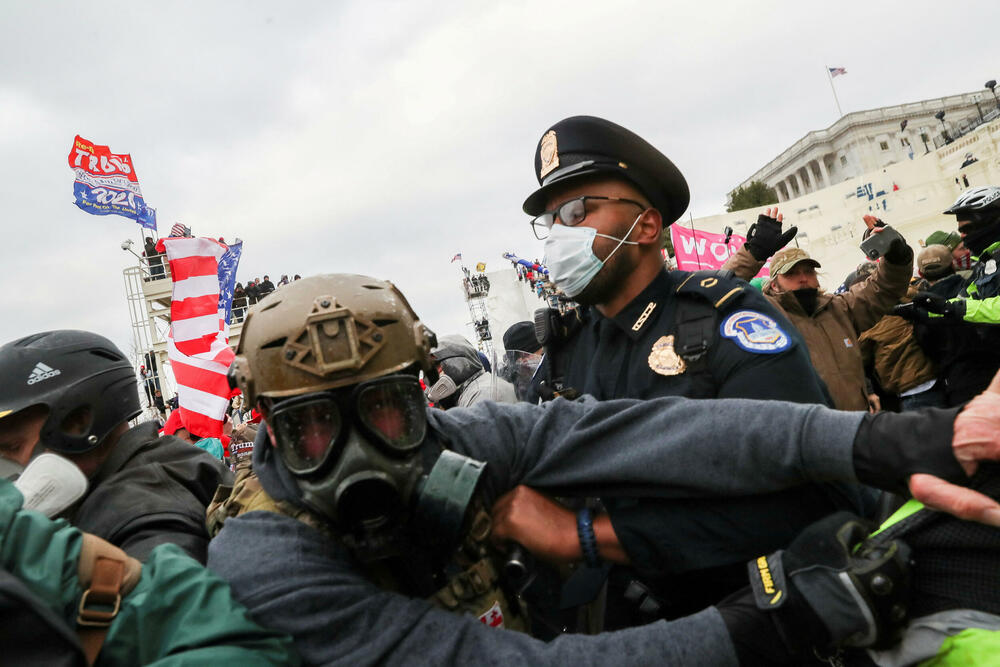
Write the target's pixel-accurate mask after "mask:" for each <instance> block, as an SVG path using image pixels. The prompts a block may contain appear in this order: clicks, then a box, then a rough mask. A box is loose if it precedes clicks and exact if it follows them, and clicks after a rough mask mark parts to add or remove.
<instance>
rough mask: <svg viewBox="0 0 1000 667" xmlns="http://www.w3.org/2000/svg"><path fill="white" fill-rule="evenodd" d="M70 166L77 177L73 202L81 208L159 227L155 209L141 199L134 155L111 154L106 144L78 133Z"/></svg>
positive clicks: (70, 153) (153, 227) (71, 153)
mask: <svg viewBox="0 0 1000 667" xmlns="http://www.w3.org/2000/svg"><path fill="white" fill-rule="evenodd" d="M69 166H70V167H71V168H72V169H73V173H74V174H75V176H76V178H75V180H74V182H73V195H74V197H75V198H76V201H75V202H74V203H75V204H76V205H77V206H79V207H80V208H81V209H83V210H84V211H86V212H87V213H91V214H93V215H121V216H124V217H126V218H131V219H132V220H135V221H136V222H137V223H139V224H140V225H141V226H143V227H145V228H146V229H152V230H156V211H155V210H153V209H151V208H149V207H148V206H146V202H145V201H144V200H143V198H142V191H141V190H140V189H139V178H138V176H136V174H135V167H133V165H132V156H131V155H129V154H128V153H112V152H111V149H110V148H108V147H107V146H99V145H97V144H95V143H93V142H91V141H87V140H86V139H84V138H82V137H81V136H80V135H76V139H74V140H73V147H72V148H71V149H70V152H69Z"/></svg>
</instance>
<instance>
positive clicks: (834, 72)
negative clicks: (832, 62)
mask: <svg viewBox="0 0 1000 667" xmlns="http://www.w3.org/2000/svg"><path fill="white" fill-rule="evenodd" d="M829 69H830V78H831V79H832V78H833V77H835V76H840V75H841V74H847V70H846V69H844V68H843V67H830V68H829Z"/></svg>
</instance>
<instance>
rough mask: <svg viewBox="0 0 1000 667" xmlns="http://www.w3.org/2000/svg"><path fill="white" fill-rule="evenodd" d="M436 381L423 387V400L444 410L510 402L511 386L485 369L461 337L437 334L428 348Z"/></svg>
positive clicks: (512, 395)
mask: <svg viewBox="0 0 1000 667" xmlns="http://www.w3.org/2000/svg"><path fill="white" fill-rule="evenodd" d="M431 358H432V360H433V361H434V362H435V363H436V365H437V374H438V379H437V382H435V383H434V384H432V385H431V386H430V387H428V389H427V400H429V401H430V402H432V403H434V404H435V405H437V406H438V407H441V408H444V409H447V408H452V407H455V406H458V407H463V408H467V407H469V406H470V405H473V404H475V403H478V402H479V401H498V402H501V403H514V402H515V401H517V396H516V395H515V393H514V386H513V385H512V384H511V383H510V382H507V381H506V380H504V379H502V378H500V377H499V376H497V375H496V374H495V373H491V372H489V371H487V370H486V369H485V368H484V367H483V362H482V361H481V359H480V357H479V353H478V352H477V351H476V348H474V347H473V346H472V343H470V342H469V341H468V340H466V339H465V337H464V336H459V335H457V334H456V335H451V336H441V338H439V339H438V346H437V347H436V348H434V350H432V351H431Z"/></svg>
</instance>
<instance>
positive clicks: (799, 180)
mask: <svg viewBox="0 0 1000 667" xmlns="http://www.w3.org/2000/svg"><path fill="white" fill-rule="evenodd" d="M792 176H794V177H795V183H796V184H797V185H798V186H799V192H800V193H801V194H803V195H804V194H805V193H806V186H805V183H803V182H802V174H800V173H799V170H798V169H796V170H795V173H794V174H792Z"/></svg>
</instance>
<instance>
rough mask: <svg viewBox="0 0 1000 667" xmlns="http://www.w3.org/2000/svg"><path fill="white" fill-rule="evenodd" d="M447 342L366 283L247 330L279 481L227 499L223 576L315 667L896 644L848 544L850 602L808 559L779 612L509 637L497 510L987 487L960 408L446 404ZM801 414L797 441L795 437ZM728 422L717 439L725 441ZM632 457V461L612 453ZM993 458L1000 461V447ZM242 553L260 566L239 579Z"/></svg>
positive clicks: (294, 306)
mask: <svg viewBox="0 0 1000 667" xmlns="http://www.w3.org/2000/svg"><path fill="white" fill-rule="evenodd" d="M433 347H434V336H433V334H432V333H431V332H430V331H428V330H427V329H426V328H425V327H424V326H423V324H422V323H421V322H420V320H419V319H418V318H417V317H416V315H415V314H414V312H413V311H412V309H411V308H410V306H409V304H408V303H407V302H406V300H405V299H404V297H403V296H402V294H400V293H399V292H398V290H396V289H395V287H394V286H393V285H392V284H391V283H387V282H384V281H380V280H376V279H373V278H367V277H364V276H349V275H331V276H316V277H313V278H307V279H304V280H301V281H298V282H296V283H293V284H291V285H289V286H288V287H286V288H283V289H282V290H281V291H280V292H278V293H277V294H276V295H272V297H271V298H270V299H269V301H268V303H267V307H266V308H265V309H252V310H251V313H250V314H249V316H248V318H247V321H246V323H245V325H244V329H243V333H242V336H241V340H240V346H239V349H238V351H237V356H236V360H235V362H234V366H233V368H232V378H233V381H234V383H235V384H237V385H238V386H239V387H240V388H241V389H242V391H243V392H244V395H245V396H246V397H247V399H248V401H250V402H251V403H254V404H256V405H258V406H259V407H260V408H261V409H262V410H263V412H264V414H265V417H266V420H267V423H266V427H265V428H262V429H261V430H260V431H259V432H258V440H257V442H256V443H255V447H254V452H253V458H254V464H253V467H254V471H255V473H256V475H257V476H256V477H255V476H253V475H250V476H246V477H243V478H241V479H240V480H238V481H237V483H236V485H235V488H234V489H232V490H231V494H230V495H229V496H228V497H225V493H222V494H220V496H219V500H220V504H219V505H218V507H217V508H216V509H217V512H213V516H212V517H210V521H212V520H213V519H214V523H215V525H216V526H218V524H219V523H222V524H223V525H222V527H221V530H220V531H219V532H218V535H217V537H216V538H215V539H214V540H213V541H212V543H211V545H210V555H209V566H210V567H211V568H212V569H213V570H216V571H217V572H219V573H220V574H221V575H222V576H224V577H226V578H227V579H229V580H230V583H231V584H232V589H233V591H234V595H235V596H236V597H237V598H238V599H239V600H241V601H242V602H243V603H244V604H246V605H247V606H248V607H249V608H250V610H251V613H252V615H253V617H254V618H255V619H257V620H258V621H259V622H261V623H263V624H265V625H268V626H271V627H274V628H276V629H281V630H284V631H287V632H288V633H289V634H291V635H292V636H293V637H294V639H295V643H296V648H297V649H298V650H299V651H300V652H301V653H302V655H303V657H304V659H305V661H306V662H308V663H310V664H325V663H329V662H333V661H336V660H346V659H350V660H352V661H354V662H356V663H365V664H374V663H379V664H401V663H407V662H412V661H413V660H415V659H418V660H421V661H423V662H427V663H429V664H465V663H470V662H473V661H475V660H481V658H482V656H483V655H489V656H491V659H493V660H496V661H504V662H507V661H513V660H519V661H521V662H527V663H531V664H550V663H552V662H558V663H560V664H564V663H568V662H569V661H573V662H574V663H579V664H590V663H595V662H598V661H600V662H602V663H603V662H606V656H607V655H626V654H628V655H636V651H637V650H639V651H641V652H642V655H643V659H648V660H658V659H662V660H668V661H669V660H675V661H680V660H682V659H685V658H686V659H688V660H695V661H698V662H701V663H705V664H733V663H734V662H735V660H736V654H737V650H739V649H737V648H735V647H734V644H733V642H734V641H735V642H738V643H740V644H741V645H742V640H741V639H738V638H739V637H743V638H750V637H753V638H756V640H758V641H759V640H761V638H765V639H766V637H772V638H773V639H774V641H775V642H776V643H775V644H774V646H784V644H783V640H782V639H780V638H779V637H778V636H777V634H773V633H776V632H778V630H776V629H775V626H773V625H772V623H771V621H770V620H769V619H772V618H774V619H776V622H778V623H779V624H780V623H785V622H786V621H783V620H780V619H779V617H780V618H784V619H788V620H787V622H792V621H794V622H796V623H798V624H799V625H798V627H799V628H807V629H810V628H811V629H813V630H815V635H812V634H809V633H806V634H804V635H801V636H798V637H793V638H791V641H792V642H793V643H794V642H801V644H799V645H798V646H797V647H790V648H789V650H793V651H798V650H803V649H805V648H806V647H807V646H812V645H813V644H824V645H825V644H827V643H829V642H834V643H835V642H838V641H841V640H845V639H848V636H850V637H855V638H856V637H861V636H864V637H868V638H869V639H871V640H872V641H874V640H875V638H879V637H882V636H883V632H884V631H886V630H887V628H888V626H885V625H884V622H885V621H886V620H887V619H886V618H885V617H884V615H883V614H882V612H881V611H879V610H878V609H875V610H873V609H872V608H871V607H870V606H869V603H868V601H867V600H868V598H867V597H866V596H867V592H866V589H867V584H865V582H863V581H858V580H857V579H856V578H852V577H851V576H850V572H852V571H853V570H854V568H855V567H856V566H858V565H860V563H858V562H856V561H854V560H853V559H854V556H852V555H850V554H847V553H845V549H847V548H849V547H845V546H837V544H839V543H838V542H837V540H833V541H832V542H829V543H828V544H829V546H828V547H825V548H824V549H825V550H826V551H828V552H829V553H826V554H821V553H820V551H824V549H820V550H813V551H812V553H811V555H810V558H817V559H818V560H817V561H814V562H823V563H825V564H826V565H827V566H828V567H827V569H826V572H827V573H828V574H829V575H830V576H829V577H827V575H821V576H823V577H824V578H827V579H828V583H829V584H831V585H833V587H834V588H836V590H837V591H838V593H837V594H835V595H830V592H831V591H830V588H829V587H827V588H825V590H824V592H823V593H822V594H821V595H819V596H817V597H815V598H814V597H812V596H811V595H810V594H809V593H808V592H807V591H805V590H804V589H800V588H799V587H798V586H797V584H796V581H797V577H798V574H797V573H798V572H799V570H798V566H797V565H796V566H795V567H791V568H789V570H788V573H789V579H790V581H788V582H784V580H783V582H784V583H787V584H788V585H787V588H786V589H785V594H783V597H784V596H785V595H787V596H789V597H790V598H792V599H794V600H796V602H795V603H794V604H793V605H792V606H790V607H783V611H781V612H777V614H776V615H774V616H772V615H771V612H768V611H762V610H760V609H757V608H756V607H755V605H754V604H753V602H752V601H750V600H752V598H748V597H746V595H749V593H746V594H745V595H744V596H743V597H741V598H740V601H739V602H737V601H733V602H731V603H730V606H729V607H728V609H729V611H726V609H727V607H726V605H723V606H722V607H721V608H720V609H719V610H717V609H709V610H706V611H704V612H702V613H700V614H696V615H694V616H691V617H689V618H686V619H684V620H682V621H679V622H677V623H673V624H663V623H659V624H653V625H650V626H646V627H644V628H637V629H633V630H631V631H629V632H625V633H610V634H606V635H602V636H601V637H563V638H559V639H557V640H555V641H553V642H549V643H544V642H540V641H537V640H533V639H531V638H530V637H528V636H527V635H524V634H520V633H514V632H497V631H495V630H494V629H493V628H495V627H504V628H508V629H518V628H519V627H522V622H523V618H524V617H523V615H522V613H521V612H520V610H519V607H518V604H517V603H516V602H515V601H514V598H513V596H511V595H510V594H509V591H510V588H509V587H508V586H507V583H508V582H507V581H506V580H505V579H503V578H502V577H501V576H500V573H501V571H502V568H500V567H499V565H498V563H497V560H496V559H497V558H498V551H497V549H499V548H500V547H502V544H495V540H494V539H492V536H491V530H492V529H491V519H490V516H489V515H488V514H487V513H486V511H485V509H486V508H489V507H490V506H491V503H492V502H493V501H494V500H495V499H497V498H498V497H500V496H501V495H503V494H504V493H505V492H507V491H509V490H510V489H512V488H513V487H515V486H516V485H518V484H528V485H532V486H535V487H538V488H539V489H542V490H544V491H547V492H552V493H556V492H558V493H559V494H560V495H581V496H583V495H590V494H594V493H595V492H598V493H600V492H604V491H606V492H608V493H609V494H611V495H613V494H614V493H615V492H616V490H617V492H618V493H623V494H630V493H631V494H634V493H635V492H636V489H637V488H642V489H643V490H644V492H645V493H654V494H658V493H662V494H664V495H675V496H678V495H680V496H683V495H686V494H694V495H700V494H703V493H719V494H724V495H731V496H738V497H745V496H747V494H753V493H760V492H764V491H770V490H775V489H777V488H781V487H784V486H786V485H790V484H792V485H794V484H799V483H802V482H804V481H807V479H810V478H816V479H843V480H848V481H853V480H855V479H858V478H860V480H861V481H863V482H865V483H869V484H874V485H880V486H886V487H891V488H898V486H899V485H901V484H902V485H905V484H906V480H907V479H908V478H909V477H910V475H911V474H913V473H916V472H927V473H934V474H940V475H945V476H947V477H948V478H949V479H952V480H955V481H961V480H965V479H966V478H965V473H964V472H963V470H962V468H961V467H959V465H958V462H957V461H956V459H955V457H954V455H953V454H952V453H951V448H950V446H949V442H948V441H949V440H950V438H951V433H952V418H953V415H954V412H949V413H944V412H942V413H935V414H934V415H910V416H908V417H907V416H902V415H883V416H882V417H881V418H880V419H879V420H877V421H876V420H875V419H874V418H869V417H866V416H864V415H860V414H849V413H835V412H832V411H829V410H825V409H823V408H822V407H820V406H804V405H795V404H789V403H779V402H747V401H728V402H725V403H721V404H716V403H713V402H705V401H684V400H682V399H674V398H664V399H659V400H656V401H653V402H639V401H615V402H608V403H604V404H602V403H598V402H596V401H594V400H592V399H590V398H584V399H582V400H580V401H576V402H569V401H565V400H560V401H555V402H552V403H549V404H547V405H544V406H537V405H528V404H525V403H519V404H510V405H506V404H497V403H493V402H489V401H485V402H482V403H479V404H477V405H475V406H473V407H472V408H468V409H458V408H456V409H454V410H448V411H442V410H433V409H426V408H425V399H424V396H423V395H422V392H421V390H420V388H419V383H418V376H419V375H420V374H421V373H423V374H425V375H426V376H427V377H428V378H430V379H431V380H433V379H435V378H434V375H435V370H434V365H433V363H432V361H431V358H430V351H431V349H432V348H433ZM779 420H780V421H781V422H782V423H783V424H785V425H786V428H783V429H780V430H779V431H777V432H775V430H774V428H773V425H774V423H777V422H778V421H779ZM904 422H905V423H904ZM904 427H905V428H904ZM916 427H919V428H922V429H923V432H924V433H925V435H926V437H925V438H922V439H921V440H920V441H919V442H917V443H913V442H911V439H910V438H906V437H900V435H899V434H900V433H902V432H903V431H904V430H906V428H910V429H912V428H916ZM708 428H711V429H712V433H713V435H714V436H715V437H714V438H709V439H705V438H704V437H703V434H704V432H706V429H708ZM876 442H877V443H878V446H877V447H875V446H874V445H875V443H876ZM612 447H614V448H616V450H617V452H618V455H616V456H611V457H609V456H607V452H608V451H609V449H610V448H612ZM989 449H990V451H991V452H992V453H991V454H990V455H991V456H997V457H1000V441H998V442H996V443H993V444H992V445H991V447H990V448H989ZM994 450H995V451H994ZM705 461H712V462H713V465H711V466H706V465H705ZM804 462H806V463H804ZM914 479H915V478H914ZM931 479H933V480H935V483H938V482H940V484H945V482H944V481H942V480H937V479H936V478H931ZM633 484H634V485H639V487H635V486H633ZM948 488H949V492H957V493H960V494H963V493H971V491H969V490H962V489H957V487H948ZM952 489H954V491H951V490H952ZM935 491H940V488H936V489H935ZM939 497H941V496H939ZM964 506H965V507H969V505H968V504H965V505H964ZM990 507H995V504H993V505H990ZM984 511H985V510H984ZM223 519H224V520H223ZM845 525H846V524H845ZM829 528H830V526H826V528H822V527H821V528H814V529H813V530H814V531H815V530H820V531H825V530H827V529H829ZM838 531H839V529H838ZM573 532H574V536H575V534H576V533H575V529H574V531H573ZM595 532H596V533H597V534H595V536H594V538H595V539H594V542H593V543H591V542H588V544H590V547H588V549H589V550H588V551H586V552H585V553H584V555H585V556H586V558H587V559H588V561H589V559H591V558H594V559H599V558H601V557H602V554H603V553H604V552H603V551H602V549H603V548H604V547H605V546H606V545H607V539H606V538H607V535H604V534H601V533H599V532H597V531H595ZM838 534H839V532H838ZM536 537H537V538H538V539H542V540H544V539H547V538H550V537H552V536H551V535H539V536H536ZM580 546H581V548H582V543H581V545H580ZM793 551H794V550H793ZM861 553H865V552H864V550H862V552H861ZM801 556H802V554H797V555H796V556H795V558H794V559H793V558H792V557H791V556H789V557H788V559H787V560H785V563H786V565H791V564H792V560H796V561H797V562H798V563H801V562H802V559H801ZM773 558H774V559H777V560H781V559H782V558H783V557H782V556H780V555H775V556H774V557H773ZM867 558H868V556H865V557H864V558H862V560H866V559H867ZM871 558H872V559H873V560H866V563H865V565H864V566H865V567H868V568H871V567H875V568H876V569H877V570H878V571H880V572H885V574H886V576H888V577H889V578H890V579H891V580H892V581H893V582H894V583H895V584H898V587H897V588H896V589H894V590H897V591H898V592H900V593H901V592H903V590H905V577H902V578H900V576H899V575H901V574H902V573H901V572H900V571H899V570H898V569H896V570H893V569H891V568H894V567H896V566H898V565H900V561H899V560H898V559H897V558H896V557H895V556H894V555H891V554H889V553H888V552H885V553H882V554H881V555H879V554H871ZM237 559H238V560H239V561H240V562H241V564H242V565H243V566H242V567H240V568H233V567H232V563H233V562H235V561H236V560H237ZM903 565H904V569H905V563H904V564H903ZM885 567H888V568H890V569H889V570H883V568H885ZM837 572H842V573H844V574H845V576H844V577H839V575H837V574H836V573H837ZM751 580H752V579H751ZM837 581H840V582H841V583H837ZM845 582H850V583H845ZM851 591H853V592H854V593H857V595H854V594H852V592H851ZM748 601H750V602H749V606H747V604H746V603H747V602H748ZM803 604H809V605H817V606H818V611H817V615H806V616H805V617H800V615H799V614H798V613H797V612H796V611H795V610H796V609H802V607H801V605H803ZM830 605H833V606H834V607H836V609H833V608H832V607H831V606H830ZM448 611H451V612H464V613H459V614H448V613H446V612H448ZM730 612H731V613H730ZM828 614H835V615H837V617H838V618H839V619H841V620H843V619H845V618H846V619H848V622H847V623H841V624H839V626H838V627H837V628H834V629H833V630H831V629H830V628H827V627H826V625H824V624H823V622H822V621H821V620H820V619H822V618H825V617H827V616H828ZM751 619H752V620H751ZM761 621H762V622H761ZM888 625H892V623H891V622H890V623H889V624H888ZM487 626H492V627H487ZM331 628H334V629H335V631H331ZM768 628H771V629H770V630H768ZM838 628H839V629H838ZM845 629H847V630H849V632H846V633H845ZM859 630H865V632H862V633H861V634H860V635H856V631H859ZM869 631H870V632H869ZM767 632H771V633H772V635H767ZM849 641H851V640H849ZM865 641H868V640H867V639H866V640H865ZM648 660H647V661H648Z"/></svg>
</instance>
